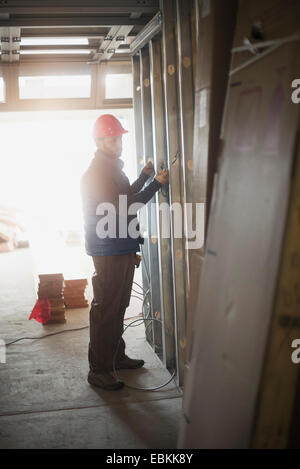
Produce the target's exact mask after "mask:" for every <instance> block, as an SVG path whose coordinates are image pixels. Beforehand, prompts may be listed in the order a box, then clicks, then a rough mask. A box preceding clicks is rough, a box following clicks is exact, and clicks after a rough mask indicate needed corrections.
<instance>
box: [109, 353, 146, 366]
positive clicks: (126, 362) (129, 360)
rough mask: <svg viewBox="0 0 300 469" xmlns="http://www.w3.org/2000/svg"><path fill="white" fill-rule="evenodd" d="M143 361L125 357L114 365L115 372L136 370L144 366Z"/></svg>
mask: <svg viewBox="0 0 300 469" xmlns="http://www.w3.org/2000/svg"><path fill="white" fill-rule="evenodd" d="M144 363H145V362H144V360H135V359H134V358H129V357H127V355H125V356H124V357H123V358H121V359H120V360H119V361H117V363H116V370H136V369H137V368H141V367H142V366H143V365H144Z"/></svg>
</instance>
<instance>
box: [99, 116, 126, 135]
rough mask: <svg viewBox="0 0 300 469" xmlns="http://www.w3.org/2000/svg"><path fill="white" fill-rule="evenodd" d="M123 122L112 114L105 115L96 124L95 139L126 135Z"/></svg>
mask: <svg viewBox="0 0 300 469" xmlns="http://www.w3.org/2000/svg"><path fill="white" fill-rule="evenodd" d="M127 132H128V130H125V129H124V128H123V127H122V125H121V122H120V121H119V120H118V119H117V118H116V117H115V116H113V115H112V114H103V115H102V116H100V117H98V119H97V120H96V122H95V124H94V130H93V135H94V139H97V138H103V137H118V136H119V135H122V134H126V133H127Z"/></svg>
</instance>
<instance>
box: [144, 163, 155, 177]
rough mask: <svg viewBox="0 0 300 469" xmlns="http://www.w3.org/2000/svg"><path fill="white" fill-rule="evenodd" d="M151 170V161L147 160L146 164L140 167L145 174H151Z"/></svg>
mask: <svg viewBox="0 0 300 469" xmlns="http://www.w3.org/2000/svg"><path fill="white" fill-rule="evenodd" d="M153 171H154V167H153V164H152V161H148V163H147V164H146V166H144V168H143V169H142V172H143V173H145V174H147V176H151V174H152V173H153Z"/></svg>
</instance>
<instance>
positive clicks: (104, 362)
mask: <svg viewBox="0 0 300 469" xmlns="http://www.w3.org/2000/svg"><path fill="white" fill-rule="evenodd" d="M93 262H94V266H95V273H94V275H93V277H92V284H93V291H94V299H93V301H92V304H91V309H90V343H89V353H88V359H89V365H90V369H91V370H92V371H94V372H96V373H100V372H103V371H110V370H112V367H113V357H114V353H115V351H116V348H117V346H118V344H119V341H120V337H121V335H122V333H123V321H124V314H125V311H126V308H127V306H128V305H129V302H130V296H131V288H132V282H133V276H134V269H135V263H136V254H135V253H131V254H123V255H118V256H95V257H93ZM124 355H125V342H124V340H123V338H122V339H121V341H120V344H119V347H118V353H117V357H116V361H118V360H120V359H121V358H122V357H124Z"/></svg>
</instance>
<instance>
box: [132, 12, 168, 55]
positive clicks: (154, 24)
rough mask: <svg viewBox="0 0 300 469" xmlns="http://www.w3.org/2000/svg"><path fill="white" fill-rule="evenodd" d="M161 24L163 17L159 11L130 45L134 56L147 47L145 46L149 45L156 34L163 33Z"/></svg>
mask: <svg viewBox="0 0 300 469" xmlns="http://www.w3.org/2000/svg"><path fill="white" fill-rule="evenodd" d="M161 23H162V16H161V13H160V11H159V12H158V13H156V15H155V16H154V17H153V18H152V20H151V21H149V23H148V24H147V25H146V26H145V27H144V28H143V29H142V31H141V32H140V33H139V34H138V35H137V36H136V38H135V39H134V40H133V41H132V43H131V44H130V51H131V54H132V55H134V54H136V53H137V52H138V51H139V50H140V49H141V48H142V47H144V46H145V44H147V43H148V42H149V41H150V40H151V39H152V38H153V37H154V36H155V35H156V34H158V33H159V32H160V31H161Z"/></svg>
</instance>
